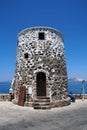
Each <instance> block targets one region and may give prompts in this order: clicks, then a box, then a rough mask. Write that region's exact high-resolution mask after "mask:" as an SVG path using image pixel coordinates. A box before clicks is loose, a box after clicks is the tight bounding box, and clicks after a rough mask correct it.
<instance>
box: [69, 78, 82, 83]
mask: <svg viewBox="0 0 87 130" xmlns="http://www.w3.org/2000/svg"><path fill="white" fill-rule="evenodd" d="M82 80H83V79H80V78H71V79H68V81H69V82H81V81H82Z"/></svg>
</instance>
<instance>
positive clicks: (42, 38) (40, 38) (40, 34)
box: [39, 32, 45, 40]
mask: <svg viewBox="0 0 87 130" xmlns="http://www.w3.org/2000/svg"><path fill="white" fill-rule="evenodd" d="M44 39H45V35H44V33H43V32H40V33H39V40H44Z"/></svg>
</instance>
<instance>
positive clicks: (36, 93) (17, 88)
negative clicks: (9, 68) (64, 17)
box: [11, 27, 70, 109]
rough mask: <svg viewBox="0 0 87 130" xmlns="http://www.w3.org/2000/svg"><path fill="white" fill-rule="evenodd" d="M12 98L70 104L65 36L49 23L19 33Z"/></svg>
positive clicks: (30, 102)
mask: <svg viewBox="0 0 87 130" xmlns="http://www.w3.org/2000/svg"><path fill="white" fill-rule="evenodd" d="M11 89H12V92H13V94H14V99H13V102H14V103H16V104H19V105H22V106H23V105H25V106H33V107H34V108H38V109H39V108H43V109H44V108H51V107H59V106H64V105H69V104H70V99H69V98H68V90H67V70H66V61H65V54H64V39H63V35H62V33H61V32H59V31H58V30H55V29H53V28H49V27H33V28H28V29H25V30H23V31H22V32H20V33H19V34H18V46H17V58H16V71H15V77H14V82H13V84H12V88H11Z"/></svg>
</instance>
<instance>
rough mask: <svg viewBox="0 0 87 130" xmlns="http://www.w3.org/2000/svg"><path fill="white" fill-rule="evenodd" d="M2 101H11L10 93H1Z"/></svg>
mask: <svg viewBox="0 0 87 130" xmlns="http://www.w3.org/2000/svg"><path fill="white" fill-rule="evenodd" d="M0 101H10V95H9V94H0Z"/></svg>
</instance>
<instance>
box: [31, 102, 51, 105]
mask: <svg viewBox="0 0 87 130" xmlns="http://www.w3.org/2000/svg"><path fill="white" fill-rule="evenodd" d="M45 105H50V102H34V106H45Z"/></svg>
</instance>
